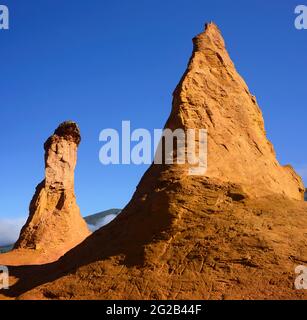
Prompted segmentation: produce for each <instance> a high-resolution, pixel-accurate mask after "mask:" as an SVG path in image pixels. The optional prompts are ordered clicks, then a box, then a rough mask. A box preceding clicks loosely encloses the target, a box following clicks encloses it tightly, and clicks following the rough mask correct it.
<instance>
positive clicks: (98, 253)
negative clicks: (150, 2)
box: [7, 24, 307, 300]
mask: <svg viewBox="0 0 307 320" xmlns="http://www.w3.org/2000/svg"><path fill="white" fill-rule="evenodd" d="M166 127H167V128H170V129H176V128H184V129H188V128H206V129H208V133H209V137H208V147H209V154H208V157H209V159H208V171H207V173H206V175H189V174H188V169H189V166H187V165H179V164H178V165H177V164H169V165H166V164H161V165H157V164H153V165H152V166H151V167H150V168H149V170H148V171H147V172H146V173H145V175H144V176H143V178H142V180H141V182H140V183H139V185H138V187H137V190H136V192H135V194H134V196H133V198H132V200H131V201H130V203H129V204H128V205H127V206H126V208H125V209H124V210H123V211H122V213H121V214H120V215H119V216H118V217H117V218H116V219H115V220H114V221H112V222H111V223H110V224H109V225H107V226H105V227H103V228H101V229H100V230H98V231H96V232H95V233H94V234H93V235H91V236H90V237H88V238H87V239H86V240H85V241H84V242H82V243H81V244H80V245H78V246H77V247H76V248H74V249H72V250H71V251H69V252H68V253H67V254H65V255H64V257H62V258H61V259H59V260H58V261H57V262H55V263H53V264H51V265H47V266H42V267H40V268H33V269H31V270H30V271H29V270H27V269H22V268H21V269H16V270H14V269H13V270H12V275H13V276H16V277H18V282H17V283H16V284H15V285H14V286H13V287H12V288H11V290H10V291H9V293H7V296H9V297H16V296H18V297H19V298H21V299H155V300H156V299H304V298H305V299H306V298H307V293H306V291H304V290H303V291H300V290H295V288H294V281H295V279H296V277H297V276H298V275H297V274H295V267H296V266H298V265H302V264H303V265H304V264H305V265H306V263H307V249H306V248H307V240H306V234H307V205H306V203H305V202H303V201H302V200H301V198H302V189H303V186H302V182H301V179H300V177H298V176H297V175H296V174H295V172H294V171H293V170H292V169H290V168H289V167H286V168H284V167H281V166H280V165H279V164H278V162H277V160H276V158H275V154H274V151H273V147H272V146H271V144H270V143H269V142H268V141H267V139H266V136H265V131H264V125H263V119H262V115H261V112H260V110H259V107H258V106H257V103H256V100H255V98H254V97H253V96H252V95H251V94H250V93H249V91H248V89H247V86H246V84H245V83H244V81H243V80H242V78H241V77H240V76H239V75H238V74H237V72H236V70H235V68H234V66H233V63H232V62H231V60H230V58H229V56H228V54H227V52H226V49H225V46H224V41H223V39H222V37H221V34H220V32H219V30H218V28H217V27H216V26H215V25H214V24H209V25H207V28H206V31H205V32H204V33H202V34H200V35H199V36H197V37H196V38H195V39H194V51H193V55H192V58H191V60H190V63H189V66H188V70H187V71H186V73H185V74H184V77H183V78H182V80H181V81H180V83H179V85H178V87H177V88H176V90H175V93H174V101H173V109H172V113H171V115H170V118H169V120H168V121H167V124H166ZM177 151H178V150H177ZM29 272H31V274H34V275H35V276H34V277H33V278H32V281H31V282H29V281H28V280H27V279H28V277H27V275H28V274H29Z"/></svg>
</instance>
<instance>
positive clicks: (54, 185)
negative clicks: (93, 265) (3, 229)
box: [0, 122, 90, 263]
mask: <svg viewBox="0 0 307 320" xmlns="http://www.w3.org/2000/svg"><path fill="white" fill-rule="evenodd" d="M80 141H81V136H80V131H79V128H78V126H77V125H76V124H75V123H74V122H64V123H62V124H61V125H60V126H59V127H58V128H57V129H56V130H55V132H54V134H53V135H52V136H51V137H50V138H49V139H47V141H46V142H45V144H44V149H45V179H44V180H43V181H42V182H41V183H40V184H39V185H38V186H37V187H36V192H35V195H34V197H33V199H32V201H31V203H30V208H29V211H30V214H29V218H28V220H27V222H26V224H25V226H24V227H23V228H22V230H21V233H20V237H19V239H18V241H17V242H16V244H15V246H14V249H15V250H14V251H13V252H12V253H9V254H8V255H11V256H12V255H15V256H16V255H17V253H18V250H28V251H27V252H28V253H29V254H28V255H29V256H28V257H27V253H25V252H23V254H20V252H19V255H20V258H21V259H23V258H24V257H25V258H26V259H27V260H29V263H31V262H32V261H31V260H32V256H34V255H37V256H38V258H37V259H38V260H39V261H40V262H47V261H53V260H56V259H57V258H59V257H60V256H62V255H63V254H64V253H65V252H67V251H68V250H70V249H71V248H73V247H74V246H76V245H78V244H79V243H80V242H81V241H83V240H84V239H85V238H86V237H87V236H88V235H89V234H90V232H89V230H88V228H87V225H86V223H85V221H84V219H83V218H82V217H81V215H80V210H79V207H78V205H77V203H76V197H75V192H74V171H75V167H76V163H77V149H78V146H79V143H80ZM16 250H17V251H16ZM16 260H17V263H18V257H17V258H16ZM0 261H1V256H0ZM21 261H22V260H21ZM33 262H37V261H36V259H34V261H33Z"/></svg>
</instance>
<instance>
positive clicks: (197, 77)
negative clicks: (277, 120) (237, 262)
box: [166, 23, 304, 200]
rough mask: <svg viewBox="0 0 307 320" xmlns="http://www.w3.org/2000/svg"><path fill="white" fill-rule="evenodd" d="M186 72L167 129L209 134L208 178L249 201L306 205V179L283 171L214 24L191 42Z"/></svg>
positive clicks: (177, 89)
mask: <svg viewBox="0 0 307 320" xmlns="http://www.w3.org/2000/svg"><path fill="white" fill-rule="evenodd" d="M193 44H194V49H193V54H192V57H191V59H190V62H189V65H188V68H187V71H186V72H185V74H184V76H183V78H182V79H181V81H180V83H179V85H178V86H177V88H176V90H175V92H174V99H173V108H172V113H171V115H170V117H169V119H168V121H167V124H166V127H167V128H171V129H176V128H183V129H185V130H186V129H190V128H191V129H194V128H196V129H201V128H205V129H207V130H208V171H207V173H206V176H207V177H212V178H217V179H220V180H222V181H224V182H234V183H238V184H240V185H241V186H242V187H243V188H244V190H245V191H247V192H248V193H249V194H250V195H251V196H265V195H268V194H272V193H279V194H283V195H285V196H287V197H289V198H292V199H298V200H302V199H303V194H304V185H303V182H302V179H301V178H300V177H299V176H298V175H297V174H296V173H295V171H294V170H293V169H292V167H291V166H289V165H288V166H284V167H282V166H280V165H279V163H278V161H277V160H276V155H275V152H274V148H273V146H272V144H271V143H270V142H269V141H268V139H267V138H266V132H265V129H264V121H263V117H262V113H261V110H260V108H259V106H258V104H257V102H256V98H255V97H254V96H253V95H252V94H251V93H250V91H249V89H248V87H247V85H246V84H245V82H244V80H243V79H242V78H241V76H240V75H239V74H238V73H237V71H236V69H235V66H234V64H233V62H232V61H231V59H230V57H229V55H228V52H227V50H226V48H225V43H224V40H223V38H222V36H221V33H220V31H219V29H218V27H217V26H216V25H215V24H214V23H210V24H207V25H206V30H205V32H203V33H201V34H199V35H198V36H197V37H195V38H194V39H193Z"/></svg>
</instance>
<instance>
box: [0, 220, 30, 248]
mask: <svg viewBox="0 0 307 320" xmlns="http://www.w3.org/2000/svg"><path fill="white" fill-rule="evenodd" d="M25 222H26V218H16V219H0V246H6V245H9V244H13V243H15V242H16V240H17V239H18V237H19V233H20V230H21V228H22V227H23V225H24V224H25Z"/></svg>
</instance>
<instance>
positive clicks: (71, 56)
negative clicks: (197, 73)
mask: <svg viewBox="0 0 307 320" xmlns="http://www.w3.org/2000/svg"><path fill="white" fill-rule="evenodd" d="M0 2H1V4H6V5H8V7H9V9H10V30H8V31H3V30H0V47H1V50H0V63H1V69H0V70H1V73H0V99H1V100H0V101H1V106H0V119H1V126H0V150H1V153H0V177H1V184H0V221H1V219H19V218H22V217H26V216H27V215H28V205H29V202H30V200H31V197H32V196H33V193H34V190H35V186H36V185H37V184H38V183H39V182H40V181H41V180H42V179H43V175H44V160H43V143H44V141H45V140H46V138H47V137H48V136H49V135H50V134H51V133H52V132H53V130H54V129H55V128H56V127H57V125H58V124H59V123H60V122H62V121H64V120H68V119H71V120H74V121H76V122H78V124H79V126H80V128H81V131H82V137H83V140H82V144H81V145H80V149H79V159H78V166H77V169H76V181H75V182H76V193H77V201H78V204H79V205H80V208H81V211H82V214H83V215H88V214H92V213H95V212H97V211H101V210H104V209H109V208H113V207H118V208H122V207H123V206H125V204H126V203H127V202H128V201H129V199H130V198H131V196H132V194H133V192H134V190H135V187H136V185H137V183H138V181H139V180H140V178H141V176H142V174H143V173H144V171H145V170H146V168H147V166H135V165H130V166H127V165H118V166H103V165H101V164H100V162H99V158H98V156H99V149H100V147H101V145H102V144H101V143H100V142H99V139H98V138H99V133H100V131H101V130H102V129H104V128H109V127H110V128H120V126H121V121H122V120H130V121H131V123H132V128H147V129H149V130H153V129H154V128H162V127H163V125H164V123H165V121H166V118H167V116H168V114H169V112H170V108H171V98H172V96H171V94H172V91H173V89H174V88H175V86H176V84H177V83H178V81H179V79H180V77H181V76H182V74H183V72H184V70H185V68H186V65H187V62H188V59H189V57H190V54H191V50H192V42H191V39H192V38H193V37H194V36H195V35H196V34H198V33H200V32H201V31H202V30H203V27H204V23H205V22H206V21H211V20H212V21H215V22H216V23H217V24H218V26H219V27H220V29H221V30H222V33H223V36H224V38H225V41H226V44H227V48H228V50H229V52H230V55H231V57H232V59H233V61H234V63H235V65H236V67H237V69H238V71H239V72H240V73H241V75H242V76H243V77H244V78H245V80H246V82H247V84H248V86H249V88H250V90H251V91H252V93H253V94H255V95H256V96H257V99H258V102H259V104H260V106H261V108H262V110H263V114H264V117H265V123H266V129H267V133H268V136H269V138H270V140H271V141H272V142H273V144H274V146H275V149H276V152H277V156H278V159H279V161H280V162H281V163H282V164H287V163H291V164H293V165H294V166H295V168H296V169H297V170H299V171H300V172H301V173H302V174H303V175H304V177H305V179H306V180H305V181H306V182H307V157H306V145H307V142H306V141H307V139H306V136H305V133H306V131H305V128H306V118H307V109H306V107H307V105H306V104H307V102H306V101H307V100H306V89H307V72H306V70H307V59H306V52H307V30H301V31H298V30H296V29H295V28H294V19H295V15H294V8H295V7H296V5H298V4H301V3H303V2H304V1H300V2H297V1H291V0H287V1H273V0H272V1H264V0H258V1H251V0H250V1H226V0H225V1H219V0H216V1H212V0H192V1H182V0H177V1H165V0H164V1H162V0H154V1H153V0H143V1H140V0H131V1H123V0H122V1H118V0H112V1H111V0H110V1H109V0H88V1H76V0H61V1H60V0H52V1H51V0H44V1H36V0H27V1H20V0H11V1H8V0H2V1H0ZM306 5H307V1H306ZM0 232H1V231H0Z"/></svg>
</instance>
